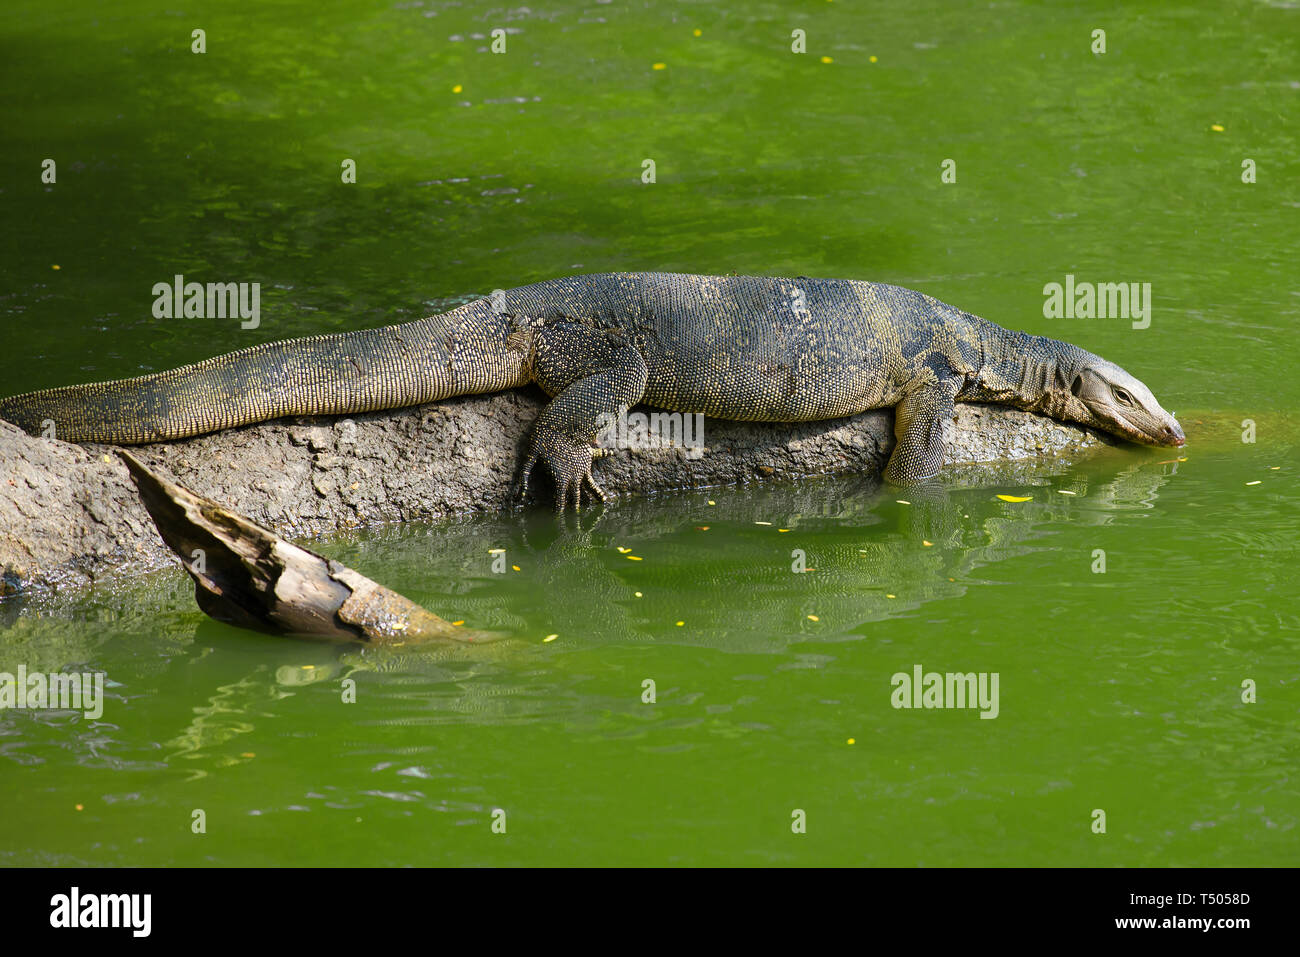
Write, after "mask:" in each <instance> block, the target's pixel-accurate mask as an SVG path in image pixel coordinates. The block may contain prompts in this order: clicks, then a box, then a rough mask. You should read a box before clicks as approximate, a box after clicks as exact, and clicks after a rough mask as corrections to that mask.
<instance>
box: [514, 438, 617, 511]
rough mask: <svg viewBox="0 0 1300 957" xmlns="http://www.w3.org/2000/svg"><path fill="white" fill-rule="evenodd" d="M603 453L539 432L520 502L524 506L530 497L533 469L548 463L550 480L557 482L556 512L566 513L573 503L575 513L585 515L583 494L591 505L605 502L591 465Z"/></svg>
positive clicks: (521, 485) (522, 482)
mask: <svg viewBox="0 0 1300 957" xmlns="http://www.w3.org/2000/svg"><path fill="white" fill-rule="evenodd" d="M603 451H604V450H602V449H593V448H592V447H591V446H590V445H586V444H584V443H581V442H578V441H575V440H574V439H571V438H569V437H568V436H566V435H561V434H559V433H557V432H552V431H550V430H543V429H540V428H539V429H537V430H536V431H535V432H534V433H533V438H532V443H531V446H530V447H529V450H528V459H527V460H526V461H525V462H524V468H523V471H522V472H521V473H520V477H519V501H520V502H521V503H522V502H523V501H524V499H525V498H526V497H527V495H528V480H529V478H530V477H531V476H532V473H533V466H534V465H536V464H537V462H538V460H539V459H540V460H541V461H543V462H545V463H546V468H547V470H548V471H549V472H550V473H551V478H552V479H554V480H555V511H556V512H557V513H563V512H564V511H565V509H567V508H568V507H569V503H570V502H572V503H573V510H574V511H575V512H581V511H582V497H583V492H584V491H586V493H587V500H588V504H590V503H591V501H593V500H597V501H601V502H603V501H605V491H604V489H602V488H601V487H600V486H599V485H598V484H597V483H596V479H595V478H594V477H593V476H592V474H591V463H592V461H593V460H594V459H595V458H596V457H597V456H598V455H600V454H603Z"/></svg>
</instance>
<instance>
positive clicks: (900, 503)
mask: <svg viewBox="0 0 1300 957" xmlns="http://www.w3.org/2000/svg"><path fill="white" fill-rule="evenodd" d="M894 501H895V502H897V503H898V504H899V505H911V504H912V503H911V502H908V501H906V500H904V499H901V498H896V499H894Z"/></svg>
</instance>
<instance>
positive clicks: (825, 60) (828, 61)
mask: <svg viewBox="0 0 1300 957" xmlns="http://www.w3.org/2000/svg"><path fill="white" fill-rule="evenodd" d="M822 62H823V63H834V62H835V61H834V60H832V59H831V58H830V57H828V56H824V57H822Z"/></svg>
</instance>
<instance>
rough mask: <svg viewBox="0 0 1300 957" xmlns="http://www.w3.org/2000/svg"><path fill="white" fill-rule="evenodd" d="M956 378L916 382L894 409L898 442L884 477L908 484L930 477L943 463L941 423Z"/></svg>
mask: <svg viewBox="0 0 1300 957" xmlns="http://www.w3.org/2000/svg"><path fill="white" fill-rule="evenodd" d="M960 385H961V380H960V379H956V378H949V379H934V378H931V379H929V380H928V381H923V382H921V383H918V384H917V385H916V386H915V387H913V388H911V389H909V390H908V392H907V394H906V395H904V396H903V400H902V401H901V402H899V403H898V406H897V407H896V408H895V409H894V435H895V436H897V438H898V444H897V445H895V446H894V453H893V455H891V456H890V457H889V464H888V465H886V466H885V480H886V481H888V482H892V483H893V484H894V485H907V484H909V483H911V482H919V481H921V480H923V479H928V478H931V477H932V476H934V475H936V474H937V473H938V471H939V468H940V466H942V465H943V453H944V443H943V427H944V423H946V422H948V421H949V420H950V419H952V416H953V411H954V409H953V400H954V398H955V396H956V394H957V390H958V388H960Z"/></svg>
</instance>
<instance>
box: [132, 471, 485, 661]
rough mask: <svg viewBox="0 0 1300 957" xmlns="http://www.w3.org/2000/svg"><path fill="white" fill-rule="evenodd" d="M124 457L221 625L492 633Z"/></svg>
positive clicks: (342, 632)
mask: <svg viewBox="0 0 1300 957" xmlns="http://www.w3.org/2000/svg"><path fill="white" fill-rule="evenodd" d="M117 454H118V455H119V456H120V457H121V458H122V461H123V462H125V463H126V467H127V468H128V469H129V470H130V472H131V478H132V479H133V480H134V482H135V485H136V488H137V489H138V490H139V492H140V499H141V501H142V502H143V503H144V507H145V509H146V510H147V511H148V512H149V516H150V517H151V518H152V519H153V521H154V524H155V525H156V526H157V527H158V532H159V534H161V535H162V537H163V541H165V542H166V543H167V545H168V547H170V548H171V549H172V551H174V552H175V553H176V554H177V555H179V556H180V559H181V563H182V564H183V565H184V566H185V570H186V571H188V572H189V573H190V577H191V578H193V579H194V597H195V600H196V601H197V602H198V604H199V607H200V608H201V609H202V610H203V611H204V613H205V614H207V615H209V616H211V617H213V618H216V619H217V620H219V621H225V622H229V623H231V624H235V625H239V626H240V627H243V628H251V629H254V630H258V631H269V632H272V633H275V634H291V635H302V636H308V637H315V638H332V639H342V640H354V641H355V640H360V641H366V642H370V643H373V644H385V645H399V644H411V643H414V642H418V641H429V640H440V639H441V640H452V641H462V642H473V641H484V640H488V639H490V638H491V637H493V636H492V635H490V634H488V633H485V632H479V631H472V630H467V629H464V628H458V627H456V626H455V625H453V624H451V623H450V622H448V621H446V620H444V619H442V618H439V617H438V616H437V615H435V614H433V613H432V612H430V611H428V610H427V609H425V608H422V607H421V606H419V605H417V604H415V603H414V602H413V601H411V600H410V599H408V598H404V597H403V596H401V595H399V594H397V593H396V592H395V591H392V590H391V589H388V588H385V587H384V586H383V585H380V584H379V583H378V582H375V581H372V580H371V579H369V578H367V577H365V576H364V575H362V574H360V573H358V572H355V571H353V570H352V569H351V568H348V567H347V566H346V565H341V564H339V563H338V562H336V561H332V560H330V559H328V558H325V557H323V556H321V555H317V554H316V553H315V552H312V551H309V550H308V549H305V548H302V547H300V546H298V545H294V544H293V543H291V542H288V541H286V540H284V539H283V538H281V537H280V536H279V535H277V534H275V533H274V532H272V531H269V530H268V529H265V528H263V527H262V526H260V525H257V524H255V523H254V522H251V521H249V520H248V519H246V518H244V517H243V516H242V515H239V514H237V513H235V512H232V511H230V510H229V509H227V508H224V507H223V506H221V505H219V504H217V503H216V502H214V501H212V500H211V499H208V498H204V497H202V496H201V495H195V494H194V493H193V492H191V491H189V490H188V489H185V488H182V487H181V486H179V485H177V484H175V483H174V482H170V481H168V480H167V479H165V478H163V477H162V476H160V475H158V474H157V473H156V472H153V471H151V470H150V469H149V468H148V467H147V466H145V465H144V464H143V463H141V462H140V461H139V460H138V459H136V458H135V457H134V456H132V455H131V454H130V453H129V452H123V451H121V450H118V453H117Z"/></svg>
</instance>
